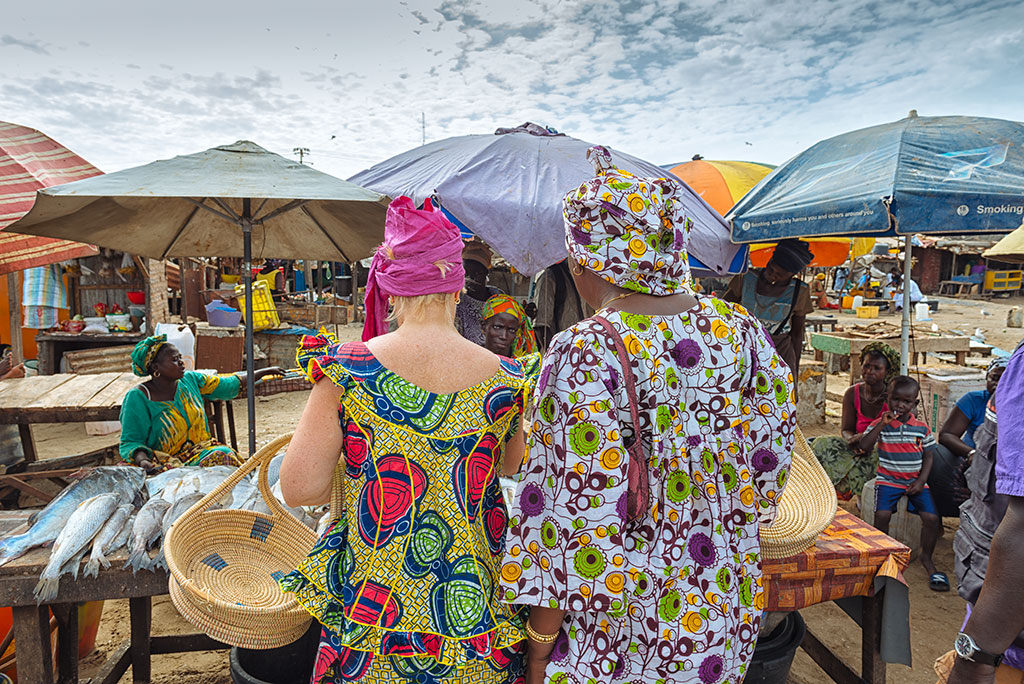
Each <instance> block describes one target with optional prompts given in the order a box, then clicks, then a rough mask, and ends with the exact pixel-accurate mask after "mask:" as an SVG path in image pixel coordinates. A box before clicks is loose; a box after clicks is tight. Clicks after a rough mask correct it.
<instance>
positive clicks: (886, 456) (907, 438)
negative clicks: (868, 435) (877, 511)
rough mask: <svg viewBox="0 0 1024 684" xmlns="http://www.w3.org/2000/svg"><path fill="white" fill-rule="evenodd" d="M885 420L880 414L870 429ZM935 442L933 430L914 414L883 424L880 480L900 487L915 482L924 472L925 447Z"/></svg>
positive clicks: (880, 435) (880, 439)
mask: <svg viewBox="0 0 1024 684" xmlns="http://www.w3.org/2000/svg"><path fill="white" fill-rule="evenodd" d="M881 420H882V419H881V418H876V419H875V420H874V422H872V423H871V426H870V427H869V428H868V429H869V430H870V429H871V428H873V427H874V426H876V425H878V423H879V422H880V421H881ZM935 446H936V443H935V437H934V436H933V435H932V431H931V430H929V429H928V426H927V425H925V424H924V423H923V422H921V421H920V420H918V419H917V418H915V417H914V416H913V415H911V416H910V418H908V419H907V422H905V423H901V422H900V421H899V419H895V420H893V421H892V422H891V423H889V424H887V425H883V426H882V431H881V432H880V433H879V435H878V484H886V485H889V486H891V487H899V488H900V489H906V488H907V487H909V486H910V485H912V484H914V480H916V479H917V478H918V476H919V475H920V474H921V462H922V460H923V456H924V450H925V449H933V448H935ZM927 486H928V485H925V487H926V488H927Z"/></svg>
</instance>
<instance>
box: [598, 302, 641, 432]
mask: <svg viewBox="0 0 1024 684" xmlns="http://www.w3.org/2000/svg"><path fill="white" fill-rule="evenodd" d="M591 319H592V320H594V321H596V322H597V324H598V325H600V326H601V327H602V328H604V330H605V332H607V333H608V337H610V338H611V340H612V344H613V345H614V346H615V351H616V353H617V354H618V355H619V362H620V363H621V364H622V379H623V382H624V383H625V385H626V396H627V397H628V398H629V415H630V417H631V418H632V419H633V431H634V433H635V438H636V439H637V440H639V439H640V433H639V430H640V409H639V408H638V407H637V400H636V380H634V379H633V367H632V365H631V364H630V363H629V353H628V352H627V351H626V344H625V343H624V342H623V341H622V336H621V335H619V331H618V330H616V329H615V326H613V325H612V324H611V323H609V322H608V319H606V318H604V317H603V316H598V315H597V314H595V315H593V316H591Z"/></svg>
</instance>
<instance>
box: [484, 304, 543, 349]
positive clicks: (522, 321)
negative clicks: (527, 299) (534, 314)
mask: <svg viewBox="0 0 1024 684" xmlns="http://www.w3.org/2000/svg"><path fill="white" fill-rule="evenodd" d="M495 314H508V315H509V316H512V317H513V318H515V319H516V320H517V321H519V330H518V331H516V337H515V340H513V341H512V356H513V357H514V358H517V359H518V358H519V357H520V356H526V355H527V354H532V353H534V352H535V351H537V338H536V336H535V335H534V334H533V325H532V324H531V323H530V318H529V316H527V315H526V311H524V310H523V307H522V306H521V305H520V304H519V302H517V301H516V300H515V299H513V298H512V297H510V296H508V295H507V294H496V295H493V296H492V297H491V298H490V299H488V300H487V301H486V302H484V308H483V310H482V311H481V313H480V318H481V319H482V320H484V321H486V320H487V319H488V318H490V317H491V316H494V315H495Z"/></svg>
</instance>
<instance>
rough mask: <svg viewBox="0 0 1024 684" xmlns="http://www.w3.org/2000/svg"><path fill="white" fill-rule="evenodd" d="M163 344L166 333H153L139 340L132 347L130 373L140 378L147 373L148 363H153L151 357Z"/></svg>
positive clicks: (165, 340) (165, 342)
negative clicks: (133, 347)
mask: <svg viewBox="0 0 1024 684" xmlns="http://www.w3.org/2000/svg"><path fill="white" fill-rule="evenodd" d="M165 344H167V335H153V336H152V337H147V338H145V339H143V340H139V342H138V344H136V345H135V349H132V373H135V374H136V375H138V376H139V377H140V378H144V377H146V376H147V375H149V364H151V363H153V359H155V358H156V355H157V354H159V353H160V350H161V349H163V346H164V345H165Z"/></svg>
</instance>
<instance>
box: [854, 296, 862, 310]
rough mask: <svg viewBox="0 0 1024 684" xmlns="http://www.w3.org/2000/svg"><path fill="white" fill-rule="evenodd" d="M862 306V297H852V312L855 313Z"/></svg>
mask: <svg viewBox="0 0 1024 684" xmlns="http://www.w3.org/2000/svg"><path fill="white" fill-rule="evenodd" d="M862 306H864V297H862V296H860V295H854V296H853V310H854V311H856V310H857V309H859V308H860V307H862Z"/></svg>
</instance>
